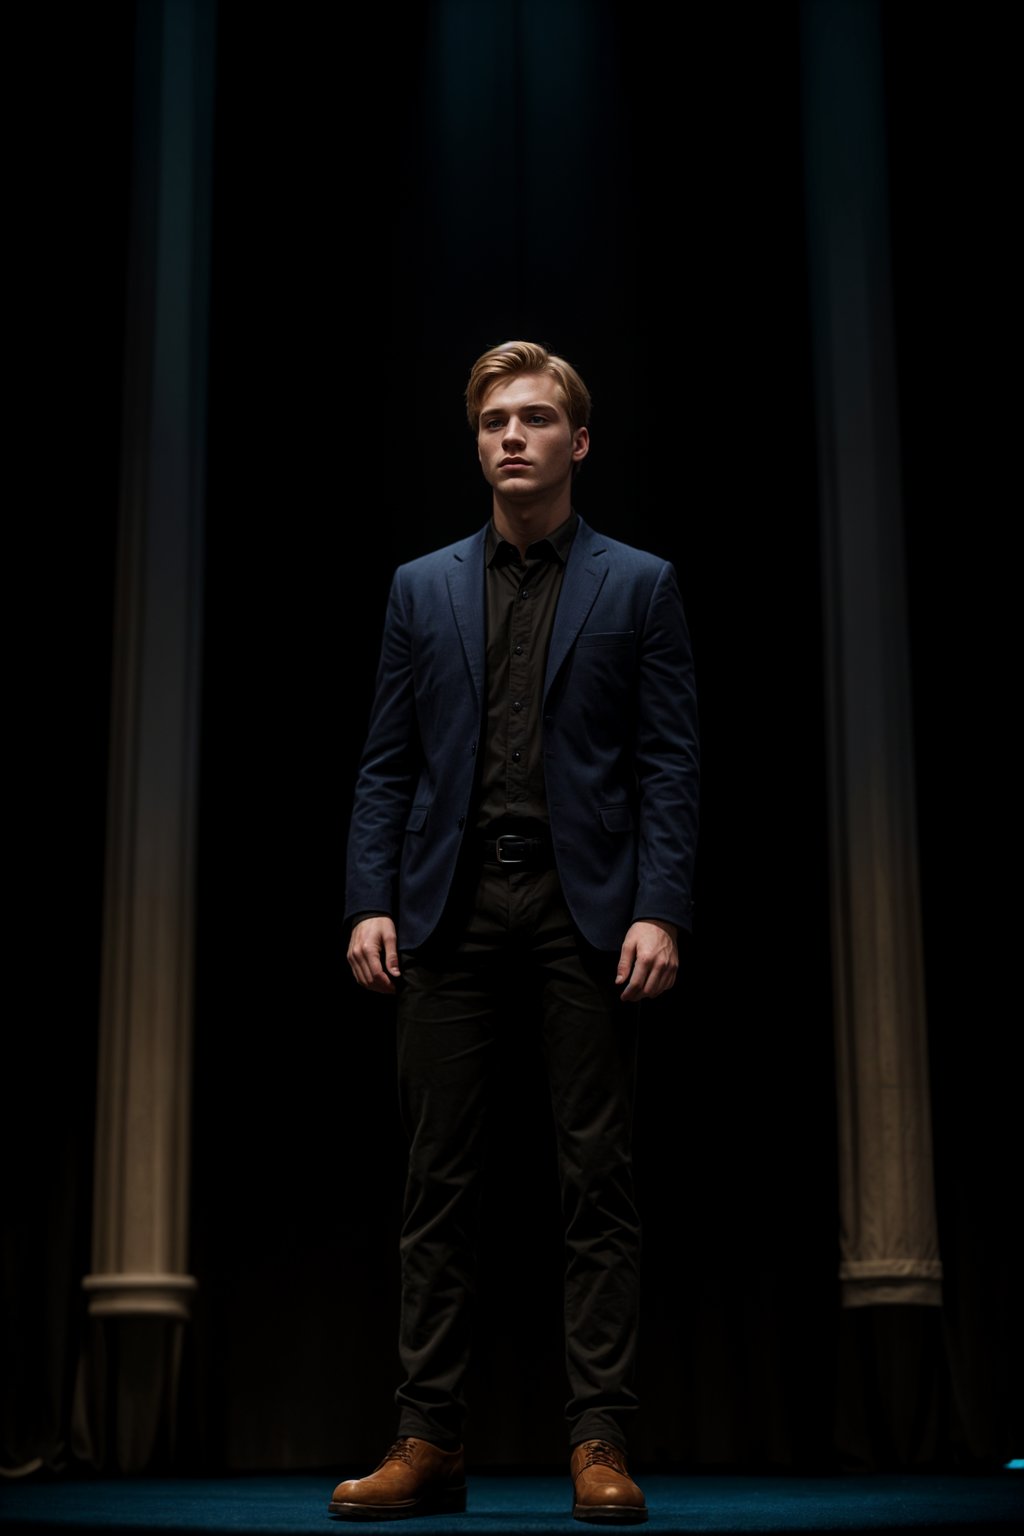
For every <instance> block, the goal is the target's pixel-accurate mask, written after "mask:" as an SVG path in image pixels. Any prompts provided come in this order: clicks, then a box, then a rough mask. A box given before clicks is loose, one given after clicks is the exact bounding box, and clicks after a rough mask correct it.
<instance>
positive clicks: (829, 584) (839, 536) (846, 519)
mask: <svg viewBox="0 0 1024 1536" xmlns="http://www.w3.org/2000/svg"><path fill="white" fill-rule="evenodd" d="M802 42H803V72H804V135H805V167H806V188H807V215H808V218H807V226H808V242H809V243H808V257H809V280H810V297H811V318H812V327H813V345H814V367H815V395H816V410H817V423H818V465H819V495H820V511H821V531H822V556H823V569H822V586H823V600H824V632H825V650H826V708H827V722H828V751H829V769H830V802H829V805H830V809H829V814H830V839H831V901H832V940H833V966H834V975H835V1033H836V1068H837V1081H836V1092H837V1095H838V1111H839V1172H840V1189H839V1209H840V1255H841V1262H840V1279H841V1289H842V1299H843V1303H844V1305H846V1306H865V1305H869V1304H874V1303H891V1302H897V1303H900V1302H902V1303H906V1302H911V1303H924V1304H926V1305H937V1304H938V1303H939V1302H940V1301H941V1279H942V1265H941V1262H940V1257H939V1245H938V1233H937V1227H936V1217H935V1199H934V1189H933V1177H932V1142H931V1113H930V1100H929V1082H928V1041H927V1026H926V1012H925V991H924V976H923V963H922V942H921V922H920V900H919V889H918V863H917V831H916V813H915V792H914V753H913V738H912V729H911V702H912V701H911V678H910V665H909V650H908V638H907V612H906V595H905V579H904V553H903V528H902V490H901V483H900V459H899V430H898V411H897V393H896V366H895V353H894V342H893V324H892V311H891V283H890V271H889V234H888V223H887V190H886V155H887V147H886V140H885V121H884V102H883V90H882V81H883V75H882V53H881V48H882V45H881V36H880V27H879V15H878V8H877V5H876V4H875V3H874V0H807V3H806V4H805V5H804V10H803V35H802Z"/></svg>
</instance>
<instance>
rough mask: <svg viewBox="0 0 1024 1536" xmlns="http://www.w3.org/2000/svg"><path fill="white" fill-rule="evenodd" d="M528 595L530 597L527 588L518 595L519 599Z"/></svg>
mask: <svg viewBox="0 0 1024 1536" xmlns="http://www.w3.org/2000/svg"><path fill="white" fill-rule="evenodd" d="M529 595H530V589H529V587H524V588H523V590H522V591H521V592H520V594H519V596H520V597H529Z"/></svg>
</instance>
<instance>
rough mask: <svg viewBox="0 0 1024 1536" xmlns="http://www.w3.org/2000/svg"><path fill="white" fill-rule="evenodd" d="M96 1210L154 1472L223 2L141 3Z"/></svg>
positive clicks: (165, 1436)
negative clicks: (216, 69) (217, 44)
mask: <svg viewBox="0 0 1024 1536" xmlns="http://www.w3.org/2000/svg"><path fill="white" fill-rule="evenodd" d="M136 27H137V39H136V75H135V122H134V164H133V184H132V223H131V248H130V252H129V276H128V294H127V312H126V328H125V372H124V406H123V413H124V414H123V442H122V485H121V507H120V545H119V553H118V561H119V568H118V579H117V611H116V615H115V635H114V669H113V672H114V675H113V697H112V727H111V730H112V735H111V750H110V790H109V800H108V825H107V867H106V889H105V911H104V954H103V981H102V997H101V1018H100V1048H99V1081H98V1089H97V1095H98V1096H97V1133H96V1163H95V1192H94V1212H93V1273H92V1274H90V1275H88V1276H86V1277H85V1279H84V1282H83V1284H84V1286H85V1290H86V1292H87V1293H88V1307H89V1313H90V1315H91V1317H92V1318H93V1319H95V1320H96V1322H95V1325H94V1327H93V1330H92V1347H91V1352H90V1353H89V1355H88V1356H87V1365H86V1368H85V1369H84V1371H83V1373H82V1375H81V1376H80V1381H79V1394H78V1404H77V1409H76V1421H77V1422H76V1429H77V1433H78V1434H79V1437H80V1438H82V1437H83V1436H84V1438H85V1439H86V1441H87V1442H88V1450H89V1454H91V1456H92V1458H93V1460H94V1461H98V1462H101V1463H104V1464H116V1465H117V1466H119V1467H120V1468H121V1469H122V1470H126V1471H132V1472H133V1471H140V1470H142V1469H144V1468H145V1467H146V1466H148V1465H149V1464H150V1463H151V1462H152V1460H153V1458H154V1457H157V1456H159V1455H161V1454H162V1453H164V1452H166V1450H167V1447H168V1444H169V1440H170V1437H171V1436H172V1434H173V1420H174V1396H175V1390H176V1383H177V1375H178V1361H179V1356H180V1349H181V1330H182V1326H183V1324H184V1323H185V1322H186V1321H187V1320H188V1318H189V1315H190V1298H191V1295H192V1292H193V1291H194V1288H195V1281H194V1279H193V1278H192V1277H191V1276H190V1275H189V1274H188V1273H187V1268H188V1251H187V1250H188V1243H187V1227H188V1178H189V1112H190V1066H191V1032H192V986H193V931H194V871H195V845H196V801H197V779H198V771H197V770H198V727H199V684H200V639H201V636H200V617H201V607H202V546H203V505H204V491H205V471H206V378H207V330H208V308H209V300H208V287H209V255H210V218H211V210H210V161H211V151H212V127H213V87H214V80H213V65H214V38H215V16H214V6H213V3H212V0H145V3H140V4H139V5H138V7H137V16H136Z"/></svg>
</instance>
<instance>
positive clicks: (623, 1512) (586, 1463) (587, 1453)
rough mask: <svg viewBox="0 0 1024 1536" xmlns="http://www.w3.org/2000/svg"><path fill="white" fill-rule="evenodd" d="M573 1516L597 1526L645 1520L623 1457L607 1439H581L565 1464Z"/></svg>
mask: <svg viewBox="0 0 1024 1536" xmlns="http://www.w3.org/2000/svg"><path fill="white" fill-rule="evenodd" d="M569 1471H570V1474H571V1476H572V1487H573V1505H572V1513H573V1518H574V1519H576V1520H592V1521H594V1523H595V1524H598V1525H639V1524H640V1523H641V1522H642V1521H644V1520H646V1519H647V1505H646V1503H645V1502H644V1496H643V1494H642V1493H641V1492H640V1489H639V1488H638V1487H637V1485H636V1483H634V1481H633V1479H632V1478H631V1477H630V1476H629V1473H628V1472H627V1471H626V1456H625V1452H624V1451H620V1450H619V1448H618V1446H617V1445H612V1444H611V1442H610V1441H609V1440H583V1441H581V1442H580V1444H579V1445H577V1446H574V1447H573V1452H572V1460H571V1461H570V1463H569Z"/></svg>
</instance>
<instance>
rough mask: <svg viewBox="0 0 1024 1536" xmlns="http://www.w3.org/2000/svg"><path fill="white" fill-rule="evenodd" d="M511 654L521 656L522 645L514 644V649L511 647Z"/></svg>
mask: <svg viewBox="0 0 1024 1536" xmlns="http://www.w3.org/2000/svg"><path fill="white" fill-rule="evenodd" d="M512 654H513V655H514V656H521V655H522V654H523V648H522V646H521V645H517V646H515V647H514V649H513V652H512Z"/></svg>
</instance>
